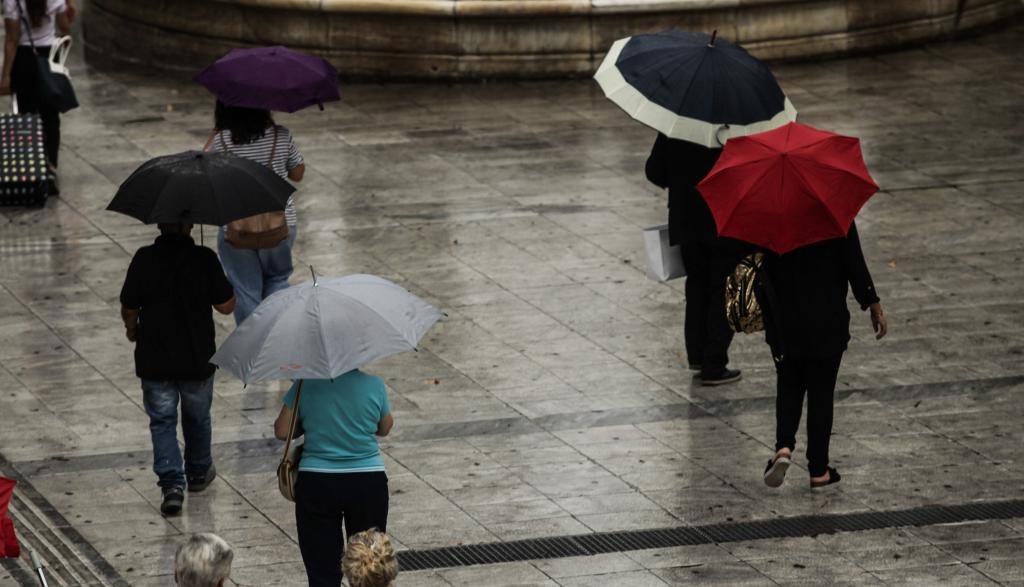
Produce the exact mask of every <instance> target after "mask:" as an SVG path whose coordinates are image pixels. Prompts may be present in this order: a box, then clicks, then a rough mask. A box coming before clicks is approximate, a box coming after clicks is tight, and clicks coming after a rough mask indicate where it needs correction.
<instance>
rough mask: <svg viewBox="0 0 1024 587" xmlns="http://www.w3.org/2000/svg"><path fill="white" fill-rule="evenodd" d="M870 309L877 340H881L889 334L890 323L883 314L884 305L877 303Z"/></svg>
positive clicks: (869, 307) (872, 326)
mask: <svg viewBox="0 0 1024 587" xmlns="http://www.w3.org/2000/svg"><path fill="white" fill-rule="evenodd" d="M868 309H869V310H870V311H871V328H873V329H874V331H875V340H881V338H882V337H883V336H885V335H886V333H888V332H889V321H888V320H886V319H885V314H884V313H882V304H880V303H879V302H875V303H873V304H871V305H870V306H868Z"/></svg>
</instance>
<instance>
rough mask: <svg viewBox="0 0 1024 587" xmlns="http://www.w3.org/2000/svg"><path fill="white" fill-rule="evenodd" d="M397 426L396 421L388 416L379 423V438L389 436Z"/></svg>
mask: <svg viewBox="0 0 1024 587" xmlns="http://www.w3.org/2000/svg"><path fill="white" fill-rule="evenodd" d="M394 425H395V419H394V418H393V417H392V416H391V414H388V415H387V416H384V417H383V418H381V419H380V422H377V436H387V435H388V433H390V432H391V427H392V426H394Z"/></svg>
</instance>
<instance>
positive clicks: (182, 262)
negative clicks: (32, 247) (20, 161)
mask: <svg viewBox="0 0 1024 587" xmlns="http://www.w3.org/2000/svg"><path fill="white" fill-rule="evenodd" d="M159 226H160V236H159V237H157V239H156V242H155V243H153V244H152V245H149V246H147V247H142V248H141V249H139V250H138V252H136V253H135V256H134V257H133V258H132V262H131V265H130V266H129V267H128V274H127V276H126V277H125V281H124V287H123V288H122V289H121V318H122V319H123V320H124V325H125V335H126V336H127V337H128V340H129V341H131V342H134V343H135V374H136V375H137V376H138V377H139V378H140V379H141V380H142V394H143V404H144V405H145V408H146V413H147V414H149V430H150V434H151V435H152V438H153V471H154V472H155V473H156V474H157V477H158V478H159V482H158V485H159V486H160V488H161V490H162V493H163V503H162V504H161V506H160V511H161V512H163V513H164V514H166V515H174V514H176V513H178V512H179V511H181V505H182V503H183V502H184V498H185V493H184V490H185V486H186V482H187V484H188V490H189V491H193V492H195V491H202V490H203V489H206V487H207V486H209V485H210V483H211V482H212V481H213V479H214V477H215V476H216V474H217V472H216V470H215V469H214V467H213V458H212V456H211V455H210V441H211V437H212V432H211V425H210V424H211V423H210V404H211V403H212V401H213V373H214V371H215V369H216V367H214V366H213V365H212V364H210V357H212V356H213V353H214V351H216V341H215V340H214V324H213V313H212V311H211V310H210V306H213V308H215V309H216V310H217V311H218V312H220V313H221V314H230V313H231V312H232V310H234V308H235V295H234V291H232V289H231V284H230V283H228V280H227V278H226V277H225V276H224V270H223V269H222V268H221V265H220V261H218V260H217V254H216V253H214V252H213V251H211V250H210V249H208V248H206V247H202V246H197V245H196V244H195V241H193V240H192V237H191V236H189V235H190V233H191V232H192V225H191V224H161V225H159ZM179 401H180V403H181V425H182V426H181V427H182V432H183V433H184V435H185V463H184V467H183V466H182V459H181V451H180V450H179V449H178V403H179Z"/></svg>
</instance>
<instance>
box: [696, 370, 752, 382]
mask: <svg viewBox="0 0 1024 587" xmlns="http://www.w3.org/2000/svg"><path fill="white" fill-rule="evenodd" d="M740 379H743V375H742V374H741V372H740V370H739V369H722V370H721V371H720V372H719V373H718V374H717V375H715V376H713V377H708V376H707V375H701V377H700V383H701V385H725V384H726V383H735V382H737V381H739V380H740Z"/></svg>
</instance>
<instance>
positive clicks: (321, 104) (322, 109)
mask: <svg viewBox="0 0 1024 587" xmlns="http://www.w3.org/2000/svg"><path fill="white" fill-rule="evenodd" d="M316 105H317V106H319V107H320V112H323V111H324V103H323V102H317V103H316Z"/></svg>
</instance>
